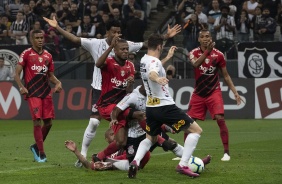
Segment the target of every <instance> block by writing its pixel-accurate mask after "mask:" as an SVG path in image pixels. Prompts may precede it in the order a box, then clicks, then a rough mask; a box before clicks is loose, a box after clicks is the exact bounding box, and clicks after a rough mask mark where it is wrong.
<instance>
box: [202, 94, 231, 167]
mask: <svg viewBox="0 0 282 184" xmlns="http://www.w3.org/2000/svg"><path fill="white" fill-rule="evenodd" d="M206 104H207V107H208V110H209V111H210V113H211V116H212V118H213V119H216V121H217V125H218V127H219V130H220V138H221V141H222V144H223V147H224V155H223V157H222V159H221V160H222V161H229V160H230V155H229V132H228V128H227V126H226V123H225V120H224V105H223V98H222V93H221V91H220V90H216V91H215V92H214V93H213V94H212V95H211V96H209V97H208V98H207V99H206Z"/></svg>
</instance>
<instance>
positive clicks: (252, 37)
mask: <svg viewBox="0 0 282 184" xmlns="http://www.w3.org/2000/svg"><path fill="white" fill-rule="evenodd" d="M177 13H178V22H179V23H180V24H183V25H184V27H183V28H184V31H183V36H184V39H183V47H184V48H186V49H187V50H188V51H191V50H192V49H193V48H195V47H196V46H198V44H199V43H198V34H199V31H200V30H202V29H209V31H210V32H211V33H212V37H213V40H214V41H215V42H216V48H218V49H219V50H220V51H222V52H227V51H229V50H230V49H232V48H234V45H235V44H236V43H238V42H239V43H241V42H249V41H275V34H276V30H277V29H276V27H277V26H280V35H279V36H280V41H282V40H281V38H282V35H281V34H282V30H281V29H282V1H281V0H211V1H209V0H181V2H180V3H179V5H178V6H177Z"/></svg>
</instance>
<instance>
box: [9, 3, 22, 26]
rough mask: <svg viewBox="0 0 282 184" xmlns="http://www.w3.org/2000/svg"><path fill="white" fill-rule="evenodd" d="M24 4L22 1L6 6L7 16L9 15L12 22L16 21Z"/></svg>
mask: <svg viewBox="0 0 282 184" xmlns="http://www.w3.org/2000/svg"><path fill="white" fill-rule="evenodd" d="M22 8H23V4H22V3H21V0H14V1H12V3H10V4H8V5H7V6H6V14H8V15H9V16H10V18H11V20H12V21H15V20H16V16H17V13H18V11H19V10H22Z"/></svg>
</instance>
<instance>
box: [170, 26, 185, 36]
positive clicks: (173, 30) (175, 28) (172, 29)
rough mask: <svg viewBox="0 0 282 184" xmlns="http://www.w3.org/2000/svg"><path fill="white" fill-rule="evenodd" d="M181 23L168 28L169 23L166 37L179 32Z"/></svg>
mask: <svg viewBox="0 0 282 184" xmlns="http://www.w3.org/2000/svg"><path fill="white" fill-rule="evenodd" d="M181 29H182V28H181V25H179V24H175V25H174V26H173V27H172V28H170V26H169V24H168V25H167V36H168V38H172V37H174V36H175V35H176V34H178V33H180V32H181Z"/></svg>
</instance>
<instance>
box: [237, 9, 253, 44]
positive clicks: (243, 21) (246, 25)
mask: <svg viewBox="0 0 282 184" xmlns="http://www.w3.org/2000/svg"><path fill="white" fill-rule="evenodd" d="M250 27H251V21H250V19H249V16H248V13H247V11H246V10H242V11H241V15H240V17H239V18H238V19H237V20H236V28H237V32H238V38H237V39H238V42H248V41H249V37H250Z"/></svg>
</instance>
